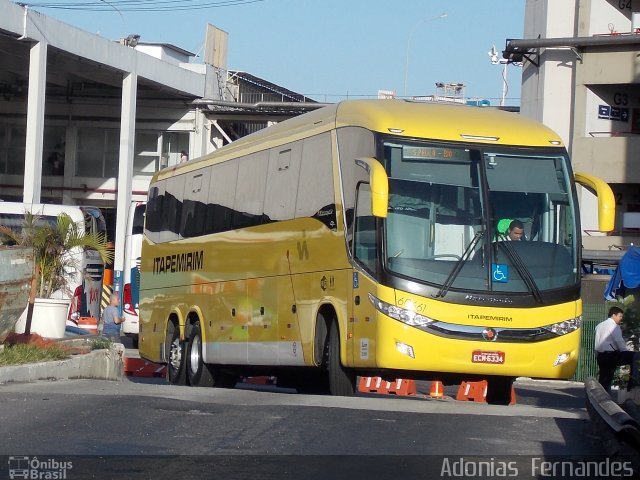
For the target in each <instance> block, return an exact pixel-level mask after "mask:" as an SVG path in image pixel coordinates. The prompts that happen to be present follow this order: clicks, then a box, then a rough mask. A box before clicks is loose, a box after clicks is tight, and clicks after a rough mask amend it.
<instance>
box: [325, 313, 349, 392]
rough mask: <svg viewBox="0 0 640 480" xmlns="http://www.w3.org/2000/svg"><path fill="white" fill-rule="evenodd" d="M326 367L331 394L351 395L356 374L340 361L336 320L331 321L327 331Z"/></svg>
mask: <svg viewBox="0 0 640 480" xmlns="http://www.w3.org/2000/svg"><path fill="white" fill-rule="evenodd" d="M328 356H329V358H328V361H327V367H328V370H329V392H331V395H337V396H341V397H351V396H353V395H354V393H355V388H356V374H355V372H354V371H353V370H351V369H350V368H345V367H344V366H342V362H340V331H339V330H338V325H337V323H336V322H331V328H330V331H329V348H328Z"/></svg>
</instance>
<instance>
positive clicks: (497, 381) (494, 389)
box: [487, 377, 514, 405]
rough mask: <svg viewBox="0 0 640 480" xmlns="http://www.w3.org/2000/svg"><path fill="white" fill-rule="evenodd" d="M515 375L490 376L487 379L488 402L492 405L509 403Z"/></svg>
mask: <svg viewBox="0 0 640 480" xmlns="http://www.w3.org/2000/svg"><path fill="white" fill-rule="evenodd" d="M513 381H514V378H513V377H490V378H488V379H487V403H489V404H491V405H509V404H510V403H511V390H512V388H513Z"/></svg>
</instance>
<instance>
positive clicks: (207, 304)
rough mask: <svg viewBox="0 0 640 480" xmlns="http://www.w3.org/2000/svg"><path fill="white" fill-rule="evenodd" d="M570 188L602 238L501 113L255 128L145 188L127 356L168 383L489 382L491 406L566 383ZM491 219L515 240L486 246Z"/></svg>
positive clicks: (449, 109) (322, 118)
mask: <svg viewBox="0 0 640 480" xmlns="http://www.w3.org/2000/svg"><path fill="white" fill-rule="evenodd" d="M574 180H578V181H579V182H580V183H582V184H585V185H586V186H588V187H589V188H590V189H591V190H595V191H596V193H597V194H598V195H599V197H598V198H599V202H600V203H599V208H600V214H601V215H600V221H601V224H600V228H601V229H602V230H611V229H612V228H613V208H614V207H613V203H614V201H613V195H612V194H611V190H610V189H609V188H608V186H607V184H606V183H604V182H602V181H601V180H599V179H597V178H594V177H591V176H589V175H584V174H582V175H580V174H575V175H574V174H573V173H572V171H571V163H570V161H569V157H568V156H567V153H566V150H565V148H564V146H563V145H562V142H561V140H560V138H559V137H558V136H557V135H556V134H555V133H553V132H552V131H551V130H549V129H548V128H546V127H544V126H542V125H540V124H538V123H536V122H533V121H531V120H528V119H526V118H523V117H521V116H520V115H518V114H514V113H509V112H504V111H499V110H495V109H483V108H479V107H468V106H463V105H452V104H441V103H440V104H439V103H418V102H409V101H400V100H356V101H345V102H342V103H338V104H335V105H331V106H327V107H324V108H321V109H318V110H316V111H313V112H310V113H307V114H304V115H301V116H299V117H296V118H293V119H291V120H287V121H284V122H282V123H280V124H278V125H275V126H271V127H269V128H266V129H264V130H262V131H260V132H258V133H255V134H253V135H250V136H247V137H245V138H243V139H241V140H238V141H236V142H234V143H232V144H230V145H228V146H226V147H224V148H221V149H219V150H218V151H216V152H214V153H212V154H210V155H208V156H205V157H203V158H201V159H199V160H195V161H190V162H187V163H184V164H180V165H179V166H176V167H173V168H170V169H165V170H162V171H160V172H158V173H157V174H156V175H155V176H154V177H153V179H152V181H151V185H150V189H149V195H148V203H147V211H146V219H145V229H144V238H143V245H142V263H141V290H140V354H141V355H142V356H143V357H144V358H146V359H148V360H150V361H152V362H160V363H162V362H166V363H167V364H168V368H167V370H168V379H169V381H170V382H171V383H174V384H191V385H215V386H222V387H230V386H233V385H234V384H235V381H236V380H237V379H238V377H239V376H242V375H264V374H269V375H275V376H277V378H278V383H279V384H281V385H288V386H292V387H295V388H297V389H298V390H299V391H302V392H326V393H330V394H333V395H351V394H353V393H354V390H355V382H356V377H357V375H362V376H374V375H376V376H382V377H383V378H413V379H437V380H441V381H444V382H445V383H453V382H458V381H460V380H464V379H468V380H474V379H475V380H477V379H487V380H488V385H489V387H488V393H487V399H488V401H489V402H490V403H496V404H508V403H509V401H510V398H511V385H512V382H513V379H514V378H515V377H517V376H527V377H541V378H569V377H571V376H572V375H573V373H574V370H575V368H576V363H577V359H578V353H579V341H580V326H581V315H582V304H581V301H580V236H581V235H580V223H579V215H578V204H577V201H576V191H575V185H574ZM506 219H509V221H511V220H519V221H520V222H521V224H522V228H523V230H524V239H523V240H522V241H498V240H499V236H498V233H499V232H497V227H498V225H499V224H504V223H505V220H506ZM501 233H504V232H501Z"/></svg>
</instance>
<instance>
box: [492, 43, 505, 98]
mask: <svg viewBox="0 0 640 480" xmlns="http://www.w3.org/2000/svg"><path fill="white" fill-rule="evenodd" d="M488 53H489V58H491V63H492V64H493V65H502V98H501V99H500V106H501V107H504V102H505V99H506V97H507V92H508V91H509V84H508V83H507V65H508V64H509V60H505V59H504V58H499V57H498V52H497V50H496V46H495V45H493V46H492V47H491V51H490V52H488Z"/></svg>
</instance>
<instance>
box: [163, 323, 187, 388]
mask: <svg viewBox="0 0 640 480" xmlns="http://www.w3.org/2000/svg"><path fill="white" fill-rule="evenodd" d="M184 344H185V342H183V341H182V340H180V330H179V329H178V327H177V325H175V324H171V326H170V328H169V331H168V332H167V341H166V342H165V346H166V349H167V353H166V355H167V380H168V381H169V383H170V384H171V385H187V372H186V355H185V345H184Z"/></svg>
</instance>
